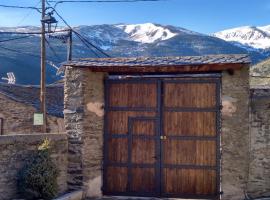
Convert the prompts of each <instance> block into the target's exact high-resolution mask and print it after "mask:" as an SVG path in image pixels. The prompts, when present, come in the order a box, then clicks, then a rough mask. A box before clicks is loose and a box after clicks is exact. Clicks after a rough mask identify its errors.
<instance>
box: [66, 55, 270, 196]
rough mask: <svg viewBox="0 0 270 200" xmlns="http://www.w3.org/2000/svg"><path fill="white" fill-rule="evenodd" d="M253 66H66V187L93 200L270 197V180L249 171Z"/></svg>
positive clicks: (166, 60) (236, 58)
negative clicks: (109, 198)
mask: <svg viewBox="0 0 270 200" xmlns="http://www.w3.org/2000/svg"><path fill="white" fill-rule="evenodd" d="M249 63H250V60H249V58H248V56H247V55H209V56H191V57H190V56H187V57H159V58H102V59H84V60H80V61H71V62H69V63H67V64H65V68H66V71H65V90H64V94H65V98H64V104H65V105H64V115H65V127H66V132H67V134H68V143H69V144H68V148H69V151H68V188H69V189H70V190H76V189H83V190H84V195H85V196H88V197H93V196H102V195H120V196H122V195H123V196H144V197H145V196H154V197H179V198H181V197H182V198H204V199H208V198H211V199H219V198H221V199H226V200H234V199H235V200H240V199H243V198H244V194H245V193H247V194H249V195H253V196H260V195H263V194H265V192H263V191H262V189H263V190H264V189H266V188H267V187H268V186H267V185H266V184H268V183H269V182H268V181H267V180H268V179H269V173H268V172H266V173H265V174H264V175H265V176H261V175H262V174H260V177H259V179H261V180H259V181H258V180H255V179H258V178H257V177H258V176H256V175H255V174H256V172H255V173H253V172H254V170H255V169H252V166H251V164H252V163H250V162H251V160H250V156H251V149H256V146H251V145H256V144H255V143H254V142H256V139H255V138H254V140H253V142H251V141H250V126H249V124H250V120H249V110H250V109H249V108H250V104H249V95H250V94H249ZM267 127H268V125H266V126H265V129H268V128H267ZM254 137H256V136H254ZM257 153H258V152H256V151H253V152H252V157H253V158H256V157H257V156H258V155H257ZM260 159H261V158H260ZM264 161H265V162H268V160H267V159H265V160H264ZM254 162H255V163H257V164H260V162H261V160H259V161H258V160H257V161H256V159H253V163H254ZM268 164H269V163H268ZM265 166H267V165H265ZM252 171H253V172H252ZM255 171H256V170H255ZM252 173H253V174H252ZM267 174H268V175H267ZM266 175H267V176H266ZM254 181H255V182H254ZM256 182H257V183H258V184H256ZM268 185H269V184H268Z"/></svg>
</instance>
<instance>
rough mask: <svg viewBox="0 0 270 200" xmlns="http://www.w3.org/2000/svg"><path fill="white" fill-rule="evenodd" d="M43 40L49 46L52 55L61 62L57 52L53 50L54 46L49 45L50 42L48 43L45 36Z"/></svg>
mask: <svg viewBox="0 0 270 200" xmlns="http://www.w3.org/2000/svg"><path fill="white" fill-rule="evenodd" d="M45 41H46V43H47V45H48V47H49V48H50V50H51V51H52V53H53V54H54V57H55V58H56V59H57V60H58V61H59V62H61V58H60V57H59V56H58V54H57V53H56V51H55V50H54V48H53V47H52V46H51V44H50V43H49V41H48V40H47V39H46V38H45Z"/></svg>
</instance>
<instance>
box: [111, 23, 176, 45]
mask: <svg viewBox="0 0 270 200" xmlns="http://www.w3.org/2000/svg"><path fill="white" fill-rule="evenodd" d="M116 27H118V28H120V29H122V30H123V31H124V32H125V33H127V34H128V35H129V38H130V39H131V40H133V41H136V42H141V43H153V42H156V41H162V40H168V39H170V38H172V37H174V36H176V35H177V33H174V32H172V31H171V30H169V29H168V28H166V27H162V26H158V25H156V24H152V23H146V24H129V25H117V26H116Z"/></svg>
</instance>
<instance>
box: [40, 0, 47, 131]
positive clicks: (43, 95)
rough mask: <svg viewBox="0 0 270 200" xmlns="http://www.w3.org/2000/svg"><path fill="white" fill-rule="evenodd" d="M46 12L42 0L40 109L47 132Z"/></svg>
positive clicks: (43, 0) (43, 129)
mask: <svg viewBox="0 0 270 200" xmlns="http://www.w3.org/2000/svg"><path fill="white" fill-rule="evenodd" d="M45 12H46V4H45V0H42V13H41V17H42V19H41V51H40V54H41V55H40V57H41V62H40V67H41V74H40V111H41V113H42V114H43V126H42V132H43V133H46V132H47V130H46V129H47V128H46V86H45V84H46V75H45V73H46V62H45V59H46V47H45V45H46V44H45V23H44V21H43V19H44V18H45V14H46V13H45Z"/></svg>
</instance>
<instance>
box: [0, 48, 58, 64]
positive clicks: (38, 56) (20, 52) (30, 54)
mask: <svg viewBox="0 0 270 200" xmlns="http://www.w3.org/2000/svg"><path fill="white" fill-rule="evenodd" d="M0 48H1V49H4V50H7V51H11V52H15V53H18V54H24V55H28V56H32V57H36V58H40V55H36V54H32V53H26V52H23V51H19V50H16V49H11V48H7V47H3V46H0ZM47 61H50V60H47ZM52 61H53V62H57V61H55V60H52Z"/></svg>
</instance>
